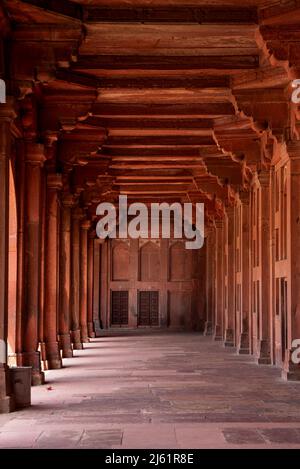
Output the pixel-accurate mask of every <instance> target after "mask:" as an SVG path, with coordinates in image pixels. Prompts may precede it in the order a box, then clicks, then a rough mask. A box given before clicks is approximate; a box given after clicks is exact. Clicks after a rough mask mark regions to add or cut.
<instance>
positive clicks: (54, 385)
mask: <svg viewBox="0 0 300 469" xmlns="http://www.w3.org/2000/svg"><path fill="white" fill-rule="evenodd" d="M112 334H113V333H112V332H111V333H110V334H109V335H108V334H107V335H106V336H104V337H102V338H98V339H93V340H91V342H90V343H89V344H86V345H85V346H84V350H79V351H75V358H70V359H65V360H64V365H65V369H64V372H63V373H62V372H61V371H60V370H52V371H48V372H46V380H47V383H46V384H45V385H43V386H38V387H34V388H32V404H33V405H32V407H31V408H28V409H26V410H22V411H18V412H15V413H12V414H7V415H0V447H1V448H14V447H16V448H105V449H108V448H165V449H171V448H249V447H251V448H254V447H255V448H292V447H296V448H300V405H299V404H300V395H299V389H300V383H299V382H298V383H297V382H285V381H283V380H282V379H281V377H280V370H279V369H277V368H274V367H271V366H258V365H256V364H255V363H254V361H253V358H251V357H249V356H239V355H236V354H235V352H234V350H233V349H230V348H224V347H222V345H221V344H220V343H216V342H213V341H211V338H206V337H203V336H201V335H200V334H196V333H164V332H159V331H158V332H155V333H152V334H150V333H143V332H132V333H129V332H128V333H126V334H119V333H115V334H114V335H112Z"/></svg>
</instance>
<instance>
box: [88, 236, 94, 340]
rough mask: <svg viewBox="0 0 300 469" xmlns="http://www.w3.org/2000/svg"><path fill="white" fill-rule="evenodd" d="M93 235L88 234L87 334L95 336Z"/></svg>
mask: <svg viewBox="0 0 300 469" xmlns="http://www.w3.org/2000/svg"><path fill="white" fill-rule="evenodd" d="M94 237H95V233H94V232H92V233H90V234H89V236H88V256H87V257H88V259H87V261H88V275H87V325H88V336H89V337H95V330H94V322H93V296H94Z"/></svg>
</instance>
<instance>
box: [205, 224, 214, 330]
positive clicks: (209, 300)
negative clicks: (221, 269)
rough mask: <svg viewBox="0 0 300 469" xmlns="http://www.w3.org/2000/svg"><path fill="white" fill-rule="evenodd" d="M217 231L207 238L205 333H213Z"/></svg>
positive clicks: (212, 230)
mask: <svg viewBox="0 0 300 469" xmlns="http://www.w3.org/2000/svg"><path fill="white" fill-rule="evenodd" d="M215 253H216V232H215V229H214V228H212V229H211V230H210V231H209V233H208V237H207V239H206V322H205V329H204V335H212V334H213V309H214V295H215V290H214V285H215Z"/></svg>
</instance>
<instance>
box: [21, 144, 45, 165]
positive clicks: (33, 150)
mask: <svg viewBox="0 0 300 469" xmlns="http://www.w3.org/2000/svg"><path fill="white" fill-rule="evenodd" d="M25 161H26V163H29V164H32V165H36V166H43V164H44V161H46V156H45V147H44V145H42V144H41V143H32V142H27V143H26V151H25Z"/></svg>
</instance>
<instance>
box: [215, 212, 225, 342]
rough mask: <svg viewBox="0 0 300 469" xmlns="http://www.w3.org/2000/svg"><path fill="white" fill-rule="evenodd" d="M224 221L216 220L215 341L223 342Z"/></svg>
mask: <svg viewBox="0 0 300 469" xmlns="http://www.w3.org/2000/svg"><path fill="white" fill-rule="evenodd" d="M223 227H224V220H216V279H215V280H216V284H215V294H216V299H215V307H216V309H215V332H214V339H215V340H223V312H224V242H223V241H224V237H223Z"/></svg>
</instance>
